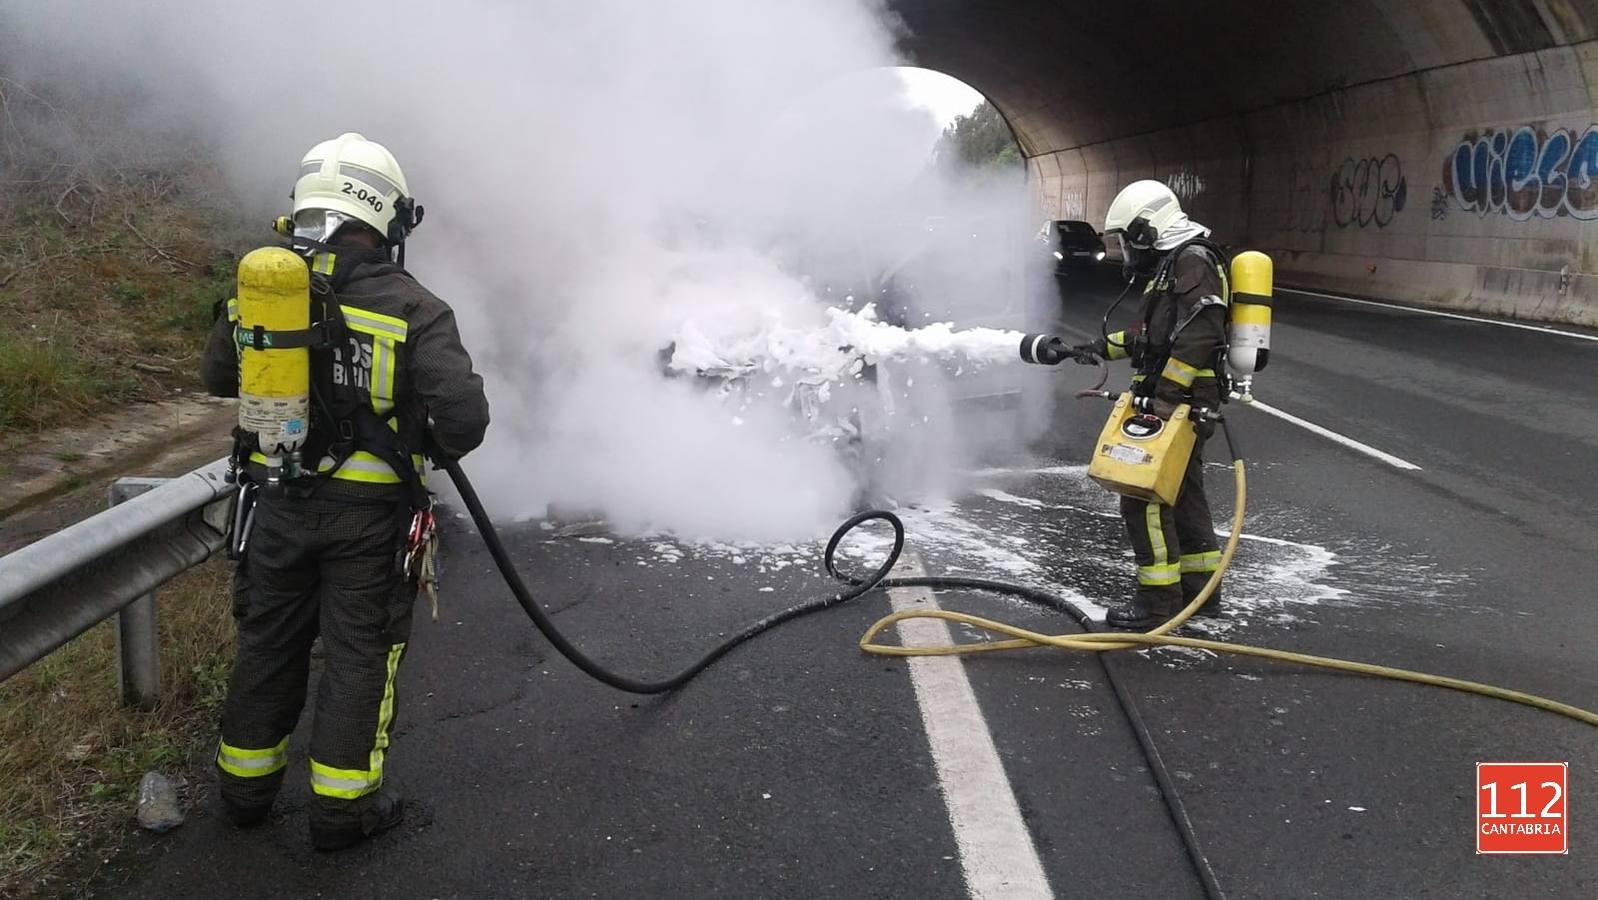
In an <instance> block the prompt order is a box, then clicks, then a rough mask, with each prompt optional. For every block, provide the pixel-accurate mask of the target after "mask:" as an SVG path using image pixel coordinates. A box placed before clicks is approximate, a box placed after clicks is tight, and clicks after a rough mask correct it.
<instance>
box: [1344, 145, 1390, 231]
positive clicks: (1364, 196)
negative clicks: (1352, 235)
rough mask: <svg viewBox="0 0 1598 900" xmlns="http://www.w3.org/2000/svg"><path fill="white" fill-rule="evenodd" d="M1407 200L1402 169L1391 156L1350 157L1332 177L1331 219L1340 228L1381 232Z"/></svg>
mask: <svg viewBox="0 0 1598 900" xmlns="http://www.w3.org/2000/svg"><path fill="white" fill-rule="evenodd" d="M1408 196H1409V183H1408V182H1407V181H1406V180H1405V178H1404V165H1403V163H1401V162H1399V160H1398V156H1397V155H1396V154H1393V153H1389V154H1387V155H1386V156H1384V157H1382V158H1380V159H1378V158H1376V157H1374V156H1370V157H1366V158H1364V159H1354V158H1352V157H1350V158H1348V159H1345V160H1343V164H1342V165H1341V166H1340V167H1338V169H1337V171H1336V172H1333V173H1332V193H1331V197H1332V219H1333V221H1335V222H1337V224H1338V227H1340V228H1347V227H1349V226H1351V225H1352V226H1358V227H1360V228H1364V227H1366V226H1367V225H1375V226H1376V227H1377V228H1385V227H1387V224H1388V223H1389V222H1391V221H1393V216H1394V215H1396V214H1397V213H1400V212H1402V211H1403V209H1404V202H1405V200H1406V199H1408Z"/></svg>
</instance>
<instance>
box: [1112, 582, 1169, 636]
mask: <svg viewBox="0 0 1598 900" xmlns="http://www.w3.org/2000/svg"><path fill="white" fill-rule="evenodd" d="M1181 611H1182V607H1181V605H1180V603H1179V602H1178V600H1177V598H1176V597H1173V596H1167V595H1166V594H1165V593H1163V592H1162V593H1159V594H1155V593H1151V592H1149V591H1138V592H1137V593H1136V594H1134V595H1133V597H1132V599H1131V600H1130V601H1129V602H1127V603H1123V604H1121V605H1120V606H1112V607H1110V609H1109V611H1108V612H1106V613H1105V614H1104V624H1106V625H1108V626H1110V627H1111V628H1127V629H1141V628H1153V627H1154V626H1156V625H1158V624H1160V623H1161V622H1164V621H1165V620H1166V619H1169V618H1170V617H1172V616H1174V615H1176V614H1177V613H1179V612H1181Z"/></svg>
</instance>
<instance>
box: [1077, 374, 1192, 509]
mask: <svg viewBox="0 0 1598 900" xmlns="http://www.w3.org/2000/svg"><path fill="white" fill-rule="evenodd" d="M1189 412H1190V410H1189V409H1188V406H1187V404H1185V403H1184V404H1182V405H1181V406H1178V407H1177V408H1176V411H1175V412H1173V413H1172V414H1171V417H1170V418H1169V419H1167V420H1165V421H1164V422H1159V423H1158V424H1157V425H1155V426H1154V427H1150V426H1149V423H1148V420H1147V419H1146V418H1144V417H1139V415H1138V411H1137V409H1136V408H1135V407H1134V406H1133V405H1132V395H1131V393H1125V394H1122V395H1121V396H1120V397H1119V398H1118V399H1117V400H1116V401H1115V409H1114V410H1112V411H1111V412H1110V419H1109V421H1107V422H1105V423H1104V430H1103V431H1101V432H1099V440H1098V442H1097V443H1096V444H1095V445H1094V451H1093V460H1092V462H1090V463H1089V464H1088V477H1089V478H1092V479H1093V480H1094V481H1097V482H1098V483H1099V484H1100V485H1102V486H1103V487H1105V488H1107V489H1109V490H1111V491H1114V492H1115V493H1117V494H1121V495H1123V496H1127V497H1136V498H1137V499H1139V500H1147V501H1150V502H1153V503H1163V504H1165V505H1167V506H1172V505H1175V503H1176V498H1177V497H1178V496H1180V495H1181V493H1182V477H1183V475H1185V474H1186V473H1187V461H1188V459H1189V458H1190V457H1191V456H1192V455H1193V445H1194V444H1195V443H1196V442H1197V440H1198V435H1197V434H1196V433H1195V432H1194V430H1193V422H1192V420H1191V419H1189V418H1188V413H1189Z"/></svg>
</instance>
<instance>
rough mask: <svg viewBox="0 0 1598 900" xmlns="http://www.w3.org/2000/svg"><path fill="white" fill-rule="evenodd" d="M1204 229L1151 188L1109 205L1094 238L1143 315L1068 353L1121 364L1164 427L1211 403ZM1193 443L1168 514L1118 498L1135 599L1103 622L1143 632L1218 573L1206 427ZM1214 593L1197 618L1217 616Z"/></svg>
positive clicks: (1216, 271)
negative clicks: (1134, 290) (1112, 249)
mask: <svg viewBox="0 0 1598 900" xmlns="http://www.w3.org/2000/svg"><path fill="white" fill-rule="evenodd" d="M1209 233H1210V230H1209V229H1208V228H1205V227H1204V226H1202V225H1200V224H1198V223H1197V222H1194V221H1192V220H1190V219H1189V218H1188V217H1187V215H1186V214H1185V213H1183V212H1182V208H1181V204H1180V203H1178V202H1177V198H1176V195H1175V194H1174V193H1172V192H1171V190H1170V188H1168V187H1166V186H1165V185H1164V184H1161V183H1160V182H1158V181H1138V182H1134V183H1133V184H1130V185H1128V186H1127V187H1126V188H1124V189H1123V190H1122V191H1121V192H1120V193H1119V194H1118V195H1116V197H1115V200H1114V201H1113V202H1112V203H1111V204H1110V210H1109V213H1108V214H1107V215H1106V216H1105V222H1104V234H1105V236H1106V237H1108V236H1110V235H1114V236H1115V237H1116V238H1117V239H1119V241H1120V244H1121V258H1122V260H1123V265H1124V266H1125V267H1126V269H1127V270H1128V278H1129V279H1131V278H1135V277H1136V276H1139V275H1141V276H1144V277H1147V278H1148V284H1147V285H1146V287H1145V289H1144V294H1143V308H1142V311H1141V312H1140V314H1139V316H1138V320H1137V322H1136V324H1134V325H1133V326H1132V327H1131V328H1129V329H1127V330H1126V331H1122V332H1117V333H1114V334H1109V335H1107V336H1105V337H1102V338H1100V339H1099V340H1097V341H1095V342H1093V343H1091V344H1083V345H1079V346H1077V347H1074V348H1072V350H1073V352H1075V353H1078V354H1080V355H1082V356H1084V357H1086V355H1087V354H1093V355H1096V356H1099V357H1102V358H1104V359H1111V360H1114V359H1130V360H1131V363H1132V370H1133V376H1132V379H1133V387H1132V392H1133V394H1134V396H1135V397H1137V398H1139V400H1140V401H1141V402H1142V403H1144V404H1146V405H1147V406H1148V408H1150V409H1151V410H1152V411H1153V412H1154V413H1155V414H1156V415H1159V416H1160V417H1161V418H1168V417H1169V416H1170V414H1171V412H1172V411H1173V410H1174V409H1175V407H1176V406H1177V405H1179V404H1182V403H1187V404H1190V405H1191V406H1192V408H1193V409H1194V410H1202V409H1209V410H1215V409H1218V408H1219V407H1220V404H1221V385H1220V380H1219V379H1218V378H1217V377H1216V373H1217V372H1222V371H1224V370H1223V369H1221V368H1219V367H1220V366H1222V365H1224V360H1223V359H1222V357H1223V355H1224V353H1225V346H1226V312H1227V309H1226V307H1227V303H1228V302H1229V301H1230V288H1229V286H1228V283H1227V272H1226V260H1225V256H1224V254H1223V253H1222V252H1221V250H1220V248H1218V247H1217V246H1215V245H1214V244H1212V243H1210V241H1209V240H1208V236H1209ZM1195 426H1196V429H1197V432H1198V442H1197V444H1196V446H1195V447H1194V448H1193V455H1192V457H1191V458H1190V459H1189V461H1188V466H1187V471H1186V474H1185V476H1184V478H1183V482H1182V490H1181V493H1180V495H1179V496H1178V499H1177V503H1176V505H1175V506H1174V507H1173V506H1166V505H1164V504H1160V503H1151V502H1146V501H1143V500H1138V499H1133V498H1130V497H1124V496H1123V497H1122V498H1121V518H1122V520H1123V521H1124V522H1125V524H1126V532H1127V535H1128V537H1130V539H1131V541H1132V548H1133V551H1134V553H1135V555H1136V557H1137V578H1138V588H1137V593H1136V594H1135V595H1134V596H1133V598H1132V600H1131V602H1129V603H1126V604H1122V605H1120V606H1116V607H1113V608H1111V609H1110V610H1109V612H1108V614H1107V615H1106V619H1105V621H1106V622H1108V623H1109V624H1110V625H1113V626H1116V627H1121V628H1147V627H1151V626H1153V625H1157V624H1159V623H1160V622H1163V621H1165V620H1166V619H1168V618H1170V617H1171V616H1173V615H1175V614H1176V613H1177V612H1179V611H1180V610H1181V609H1182V608H1183V607H1184V606H1186V605H1187V603H1189V602H1191V601H1192V600H1193V598H1194V597H1196V596H1198V593H1199V591H1201V590H1203V588H1204V585H1205V583H1206V582H1207V581H1208V580H1209V578H1210V575H1211V574H1213V573H1214V572H1215V570H1216V569H1217V568H1218V567H1219V566H1220V561H1221V553H1220V546H1219V544H1218V543H1217V542H1216V539H1215V525H1214V522H1213V521H1212V520H1211V518H1210V504H1209V500H1208V498H1206V497H1205V495H1204V472H1203V465H1204V441H1205V439H1206V438H1208V437H1209V436H1210V435H1211V434H1212V433H1213V432H1214V428H1215V426H1214V424H1213V423H1211V422H1205V421H1197V422H1196V423H1195ZM1220 609H1221V595H1220V590H1219V589H1218V588H1217V590H1216V591H1215V593H1214V594H1212V595H1211V596H1210V598H1209V600H1208V601H1207V602H1206V603H1205V604H1204V606H1203V607H1202V608H1201V609H1200V610H1199V611H1198V614H1199V615H1217V614H1218V613H1219V612H1220Z"/></svg>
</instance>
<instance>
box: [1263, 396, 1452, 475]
mask: <svg viewBox="0 0 1598 900" xmlns="http://www.w3.org/2000/svg"><path fill="white" fill-rule="evenodd" d="M1244 406H1245V407H1252V408H1254V409H1257V410H1259V411H1260V412H1262V413H1266V414H1267V415H1272V416H1275V417H1276V418H1278V419H1281V420H1282V421H1284V422H1288V423H1290V424H1293V425H1297V426H1298V427H1300V428H1302V429H1304V430H1305V431H1309V432H1312V433H1314V434H1318V435H1320V436H1321V437H1323V438H1326V439H1327V440H1329V441H1332V442H1334V443H1337V444H1341V445H1343V446H1344V447H1347V448H1349V449H1350V450H1355V451H1358V452H1360V453H1363V454H1365V455H1366V456H1369V457H1371V458H1372V459H1378V460H1381V461H1382V462H1384V463H1387V464H1388V465H1390V466H1392V467H1393V468H1395V469H1404V470H1406V471H1409V472H1419V471H1421V468H1420V466H1417V465H1415V464H1414V463H1412V462H1410V461H1409V460H1407V459H1403V458H1402V457H1398V456H1394V455H1393V454H1391V453H1388V452H1386V451H1384V450H1378V449H1376V448H1375V447H1372V446H1371V445H1370V444H1366V443H1362V442H1360V441H1356V440H1354V439H1353V438H1351V437H1348V436H1346V435H1342V434H1338V433H1337V432H1335V431H1333V430H1331V429H1330V428H1326V427H1323V426H1320V425H1316V424H1315V423H1314V422H1311V421H1308V420H1306V419H1300V418H1299V417H1298V416H1295V415H1293V414H1292V413H1286V412H1283V411H1281V410H1279V409H1277V408H1276V407H1274V406H1271V405H1270V404H1269V403H1264V402H1261V401H1259V400H1255V401H1253V402H1251V403H1247V404H1244Z"/></svg>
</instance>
